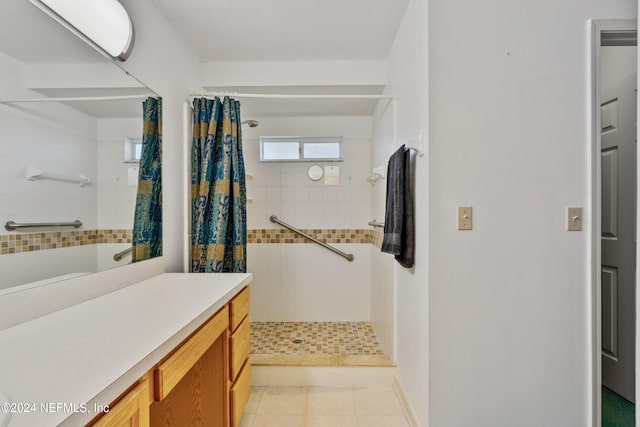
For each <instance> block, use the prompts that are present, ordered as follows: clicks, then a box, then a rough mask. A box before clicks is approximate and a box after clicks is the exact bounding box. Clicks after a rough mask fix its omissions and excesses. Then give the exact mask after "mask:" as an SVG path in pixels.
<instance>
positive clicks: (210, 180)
mask: <svg viewBox="0 0 640 427" xmlns="http://www.w3.org/2000/svg"><path fill="white" fill-rule="evenodd" d="M240 123H241V120H240V102H238V101H235V100H232V99H229V97H225V98H224V100H223V101H221V100H220V99H219V98H217V97H216V98H215V99H206V98H196V99H194V100H193V141H192V146H191V203H192V206H191V208H192V215H193V217H192V224H191V227H192V228H191V232H192V242H191V271H192V272H200V273H205V272H206V273H210V272H216V273H220V272H236V273H237V272H245V271H246V270H247V265H246V258H247V194H246V187H245V170H244V157H243V155H242V130H241V125H240Z"/></svg>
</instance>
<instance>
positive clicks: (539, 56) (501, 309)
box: [400, 0, 636, 427]
mask: <svg viewBox="0 0 640 427" xmlns="http://www.w3.org/2000/svg"><path fill="white" fill-rule="evenodd" d="M461 11H465V12H464V13H461ZM429 17H430V18H429V21H428V22H429V111H430V115H429V122H430V128H429V139H430V159H429V180H430V187H429V188H430V191H429V206H430V215H429V218H430V220H429V230H430V235H429V245H430V248H429V253H430V258H429V289H430V294H429V302H430V304H429V325H430V327H429V332H430V343H429V347H430V353H429V357H430V366H429V372H430V377H429V381H430V387H431V388H430V395H429V396H430V398H429V403H430V411H429V412H430V414H429V423H430V425H432V426H451V427H455V426H468V425H469V423H470V420H473V425H474V426H479V427H482V426H495V425H518V426H523V427H526V426H543V425H544V426H585V425H589V420H590V414H591V406H590V405H591V402H590V400H589V399H590V396H591V390H590V387H591V384H590V382H589V375H590V372H591V367H590V365H589V355H590V353H591V348H590V347H589V346H590V337H589V335H588V333H589V332H588V331H589V329H588V325H589V324H590V322H591V320H590V313H589V311H590V307H589V305H588V298H589V293H590V285H589V283H588V281H587V275H586V272H587V253H588V252H587V235H586V231H582V232H572V233H569V232H566V231H565V230H564V229H565V215H566V214H565V209H566V207H567V206H582V207H586V206H587V199H588V196H587V194H586V189H587V182H588V177H587V153H588V151H587V150H588V149H589V142H588V141H587V131H588V121H587V111H588V105H587V97H586V91H587V87H588V83H587V81H586V79H587V69H588V64H587V58H586V52H587V49H586V46H587V32H586V28H587V27H586V22H587V19H588V18H627V19H629V18H635V17H636V2H635V1H633V0H617V1H611V2H605V3H603V2H597V1H594V0H589V1H580V2H577V1H569V0H561V1H556V2H553V4H551V3H539V2H538V3H536V2H515V3H508V2H507V3H505V2H481V3H479V2H476V1H472V0H461V1H453V2H452V1H450V0H430V2H429ZM457 205H469V206H473V212H474V229H473V231H465V232H460V231H456V217H455V209H456V206H457ZM590 220H591V219H590V218H586V221H585V224H588V223H589V221H590ZM586 229H588V227H585V230H586ZM400 304H401V303H400ZM400 366H402V364H400ZM423 424H424V422H423Z"/></svg>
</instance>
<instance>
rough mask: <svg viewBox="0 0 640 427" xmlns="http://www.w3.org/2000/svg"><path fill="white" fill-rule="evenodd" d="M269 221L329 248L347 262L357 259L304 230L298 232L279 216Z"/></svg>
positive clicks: (272, 216) (270, 218) (273, 216)
mask: <svg viewBox="0 0 640 427" xmlns="http://www.w3.org/2000/svg"><path fill="white" fill-rule="evenodd" d="M269 220H270V221H271V222H275V223H276V224H280V225H281V226H283V227H284V228H288V229H289V230H291V231H293V232H294V233H298V234H299V235H301V236H303V237H306V238H307V239H309V240H311V241H312V242H315V243H317V244H319V245H320V246H322V247H324V248H327V249H329V250H330V251H332V252H335V253H337V254H338V255H340V256H341V257H344V258H346V259H347V260H349V261H353V260H354V258H355V257H354V256H353V254H348V253H345V252H342V251H341V250H340V249H336V248H334V247H333V246H331V245H327V244H326V243H324V242H321V241H320V240H318V239H316V238H315V237H312V236H310V235H308V234H307V233H305V232H304V231H302V230H298V229H297V228H295V227H293V226H291V225H289V224H287V223H286V222H283V221H281V220H279V219H278V217H277V216H275V215H271V216H270V217H269Z"/></svg>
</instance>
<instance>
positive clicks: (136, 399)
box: [92, 381, 149, 427]
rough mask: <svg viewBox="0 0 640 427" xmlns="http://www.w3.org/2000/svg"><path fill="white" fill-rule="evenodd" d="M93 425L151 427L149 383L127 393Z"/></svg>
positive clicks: (102, 426) (101, 426)
mask: <svg viewBox="0 0 640 427" xmlns="http://www.w3.org/2000/svg"><path fill="white" fill-rule="evenodd" d="M92 427H149V383H148V382H146V381H145V382H144V383H142V384H140V385H138V386H137V387H136V388H134V389H133V390H131V391H130V392H129V393H127V395H126V396H125V397H123V398H122V399H120V401H118V403H116V404H115V405H114V406H113V407H112V408H111V409H110V410H109V412H108V413H106V414H105V415H104V416H103V417H102V418H100V419H99V420H98V421H97V422H96V423H95V424H93V425H92Z"/></svg>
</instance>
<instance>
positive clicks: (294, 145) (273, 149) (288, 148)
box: [262, 142, 300, 160]
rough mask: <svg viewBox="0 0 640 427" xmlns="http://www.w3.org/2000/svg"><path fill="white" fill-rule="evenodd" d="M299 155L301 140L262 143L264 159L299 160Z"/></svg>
mask: <svg viewBox="0 0 640 427" xmlns="http://www.w3.org/2000/svg"><path fill="white" fill-rule="evenodd" d="M299 157H300V143H299V142H263V143H262V160H297V159H298V158H299Z"/></svg>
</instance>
